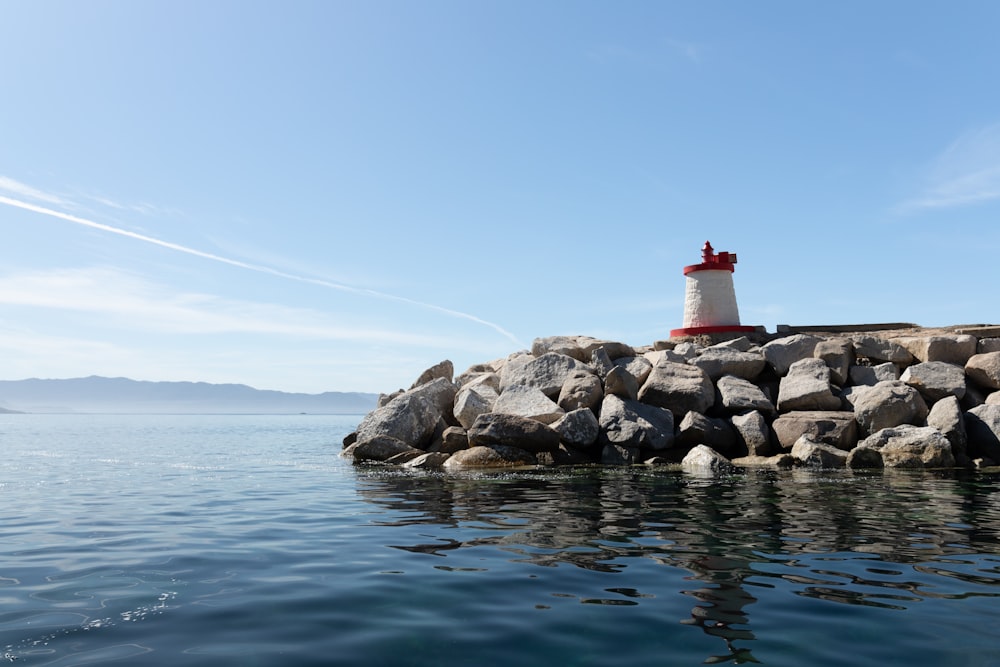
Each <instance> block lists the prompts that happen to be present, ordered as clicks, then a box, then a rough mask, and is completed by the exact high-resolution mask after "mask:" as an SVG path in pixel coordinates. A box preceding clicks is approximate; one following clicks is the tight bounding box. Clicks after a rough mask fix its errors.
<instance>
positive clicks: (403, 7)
mask: <svg viewBox="0 0 1000 667" xmlns="http://www.w3.org/2000/svg"><path fill="white" fill-rule="evenodd" d="M2 9H3V16H4V19H3V21H2V22H0V90H2V98H0V99H2V104H0V234H2V239H3V243H2V244H0V359H2V360H3V364H2V369H3V370H2V371H0V378H2V379H21V378H27V377H52V378H61V377H79V376H84V375H90V374H98V375H111V376H125V377H131V378H135V379H140V380H198V381H208V382H237V383H245V384H249V385H252V386H255V387H258V388H262V389H279V390H285V391H304V392H321V391H333V390H339V391H374V392H378V391H391V390H393V389H396V388H398V387H400V386H409V384H410V383H411V382H412V380H413V379H414V378H415V377H416V375H417V374H419V372H420V371H421V370H423V369H424V368H426V367H428V366H430V365H432V364H434V363H436V362H438V361H440V360H441V359H446V358H447V359H451V360H452V361H453V362H454V363H455V365H456V367H458V369H459V370H462V369H464V368H465V367H467V366H469V365H470V364H473V363H478V362H482V361H488V360H492V359H496V358H500V357H504V356H506V355H507V354H509V353H510V352H513V351H516V350H518V349H521V348H524V347H527V346H530V344H531V341H532V339H534V338H536V337H539V336H551V335H558V334H587V335H592V336H597V337H603V338H611V339H615V340H621V341H624V342H627V343H631V344H633V345H643V344H648V343H652V342H653V341H654V340H657V339H662V338H666V337H667V336H668V335H669V330H670V329H671V328H676V327H679V326H681V324H682V310H683V293H684V278H683V275H682V273H681V271H682V267H683V266H684V265H686V264H691V263H695V262H697V261H698V258H699V250H700V248H701V245H702V244H703V243H704V242H705V240H711V241H712V243H713V245H714V246H715V247H716V249H717V250H729V251H733V252H737V253H738V254H739V259H740V263H739V264H738V266H737V270H736V274H735V276H734V278H735V285H736V293H737V298H738V301H739V307H740V315H741V319H742V322H743V323H744V324H752V325H764V326H766V327H767V329H768V330H769V331H774V328H775V326H776V325H777V324H837V323H861V322H895V321H906V322H915V323H917V324H921V325H924V326H938V325H947V324H962V323H980V322H1000V298H998V296H997V292H998V284H1000V281H998V278H997V275H998V272H997V259H996V258H997V256H998V252H1000V86H998V85H997V81H1000V40H997V39H996V26H997V25H1000V4H998V3H995V2H992V1H988V2H987V1H984V2H973V1H968V2H965V1H962V2H952V3H945V2H923V3H913V2H891V1H887V2H878V3H870V2H850V1H849V2H840V3H805V2H797V1H796V2H753V3H750V2H706V1H691V2H621V3H607V2H586V1H582V0H573V1H572V2H570V1H565V2H563V1H553V2H534V1H532V2H523V1H517V0H513V1H512V0H504V1H502V2H501V1H495V2H494V1H482V2H458V1H454V2H450V1H449V2H436V1H427V2H409V1H405V2H404V1H402V0H400V1H392V2H390V1H379V0H364V1H361V2H354V1H348V0H330V1H321V2H306V1H304V0H299V1H296V2H253V1H249V0H239V1H234V2H227V1H205V0H198V1H188V0H170V1H156V0H150V1H146V2H132V1H129V0H120V1H100V0H88V1H86V2H78V1H69V0H67V1H58V2H57V1H52V0H35V1H33V2H13V1H7V2H4V3H3V4H2Z"/></svg>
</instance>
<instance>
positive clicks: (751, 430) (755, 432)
mask: <svg viewBox="0 0 1000 667" xmlns="http://www.w3.org/2000/svg"><path fill="white" fill-rule="evenodd" d="M729 421H730V423H732V425H733V429H734V430H735V431H736V436H737V438H738V439H739V441H740V443H741V444H742V445H743V446H744V447H746V450H747V456H768V455H770V454H771V450H772V447H771V429H770V428H769V427H768V425H767V420H766V419H765V418H764V415H762V414H761V413H760V412H758V411H757V410H753V411H751V412H747V413H746V414H742V415H733V416H732V417H731V418H730V420H729Z"/></svg>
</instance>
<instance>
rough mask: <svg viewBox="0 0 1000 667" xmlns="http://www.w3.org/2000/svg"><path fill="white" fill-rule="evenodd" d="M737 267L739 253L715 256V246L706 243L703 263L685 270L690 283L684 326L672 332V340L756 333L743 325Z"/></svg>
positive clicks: (686, 298)
mask: <svg viewBox="0 0 1000 667" xmlns="http://www.w3.org/2000/svg"><path fill="white" fill-rule="evenodd" d="M735 265H736V253H734V252H720V253H716V252H715V250H714V249H713V248H712V244H711V243H709V242H708V241H705V246H704V247H703V248H702V249H701V264H692V265H690V266H685V267H684V276H685V277H686V283H687V284H686V287H685V291H684V327H683V328H681V329H673V330H671V332H670V336H671V337H673V336H694V335H696V334H712V333H725V332H729V331H754V327H749V326H741V325H740V311H739V308H738V307H737V306H736V290H735V289H734V288H733V272H734V271H735V270H736V266H735Z"/></svg>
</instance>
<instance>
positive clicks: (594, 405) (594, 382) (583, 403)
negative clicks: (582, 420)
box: [557, 371, 604, 412]
mask: <svg viewBox="0 0 1000 667" xmlns="http://www.w3.org/2000/svg"><path fill="white" fill-rule="evenodd" d="M603 399H604V389H603V388H602V387H601V380H600V378H598V377H597V376H596V375H594V374H593V373H591V372H590V371H576V372H575V373H573V374H572V375H571V376H570V377H569V378H567V379H566V383H565V384H564V385H563V387H562V389H561V390H560V391H559V398H558V400H557V403H558V404H559V407H560V408H562V409H563V410H565V411H566V412H572V411H573V410H578V409H580V408H588V409H590V410H594V411H595V412H596V411H597V410H598V409H600V406H601V401H602V400H603Z"/></svg>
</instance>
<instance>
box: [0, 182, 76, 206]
mask: <svg viewBox="0 0 1000 667" xmlns="http://www.w3.org/2000/svg"><path fill="white" fill-rule="evenodd" d="M0 191H2V192H6V193H8V194H12V195H14V196H15V197H23V198H25V199H31V200H33V201H40V202H45V203H46V204H56V205H59V206H65V205H66V203H67V202H66V201H65V200H64V199H63V198H62V197H59V196H58V195H54V194H52V193H50V192H43V191H41V190H39V189H37V188H33V187H31V186H30V185H25V184H24V183H21V182H20V181H15V180H14V179H13V178H8V177H7V176H0Z"/></svg>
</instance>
